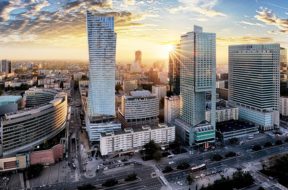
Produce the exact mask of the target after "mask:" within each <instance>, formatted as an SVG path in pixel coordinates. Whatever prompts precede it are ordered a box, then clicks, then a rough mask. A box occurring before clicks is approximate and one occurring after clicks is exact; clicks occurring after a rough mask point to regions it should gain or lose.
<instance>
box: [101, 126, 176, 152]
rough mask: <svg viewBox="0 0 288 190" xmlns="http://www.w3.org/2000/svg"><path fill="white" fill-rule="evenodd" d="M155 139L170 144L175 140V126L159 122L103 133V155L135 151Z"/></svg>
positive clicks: (157, 141) (159, 142)
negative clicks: (118, 131) (153, 125)
mask: <svg viewBox="0 0 288 190" xmlns="http://www.w3.org/2000/svg"><path fill="white" fill-rule="evenodd" d="M151 140H153V141H154V142H155V143H158V144H168V143H171V142H174V141H175V127H174V126H169V127H168V126H167V125H165V124H159V125H158V126H156V127H151V126H149V125H147V126H142V127H141V128H136V129H135V128H127V129H124V131H121V132H120V133H115V132H114V133H113V132H112V133H103V134H102V135H101V139H100V152H101V155H102V156H103V155H108V154H113V153H121V152H128V151H135V150H138V149H140V148H141V147H143V146H144V145H145V144H146V143H148V142H150V141H151Z"/></svg>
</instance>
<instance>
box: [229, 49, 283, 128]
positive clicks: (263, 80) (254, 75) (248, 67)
mask: <svg viewBox="0 0 288 190" xmlns="http://www.w3.org/2000/svg"><path fill="white" fill-rule="evenodd" d="M279 60H280V45H279V44H252V45H233V46H229V83H228V84H229V88H228V89H229V96H228V101H229V103H230V104H231V105H233V106H237V107H239V118H240V119H244V120H247V121H251V122H254V123H255V124H257V125H258V126H259V127H260V128H261V129H262V130H270V129H274V128H275V127H276V128H277V127H278V126H279V102H280V101H279V98H280V72H279V71H280V61H279Z"/></svg>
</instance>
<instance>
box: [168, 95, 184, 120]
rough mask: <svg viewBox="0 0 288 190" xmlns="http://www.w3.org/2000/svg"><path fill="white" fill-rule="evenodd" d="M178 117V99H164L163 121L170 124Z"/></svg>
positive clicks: (176, 97)
mask: <svg viewBox="0 0 288 190" xmlns="http://www.w3.org/2000/svg"><path fill="white" fill-rule="evenodd" d="M179 115H180V97H179V96H170V97H167V96H166V97H165V99H164V121H165V123H171V122H173V121H174V119H176V118H177V117H179Z"/></svg>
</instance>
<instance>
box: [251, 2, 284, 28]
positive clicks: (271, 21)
mask: <svg viewBox="0 0 288 190" xmlns="http://www.w3.org/2000/svg"><path fill="white" fill-rule="evenodd" d="M255 18H256V19H258V20H259V21H262V22H263V23H265V24H267V25H274V26H276V27H278V28H279V31H280V32H282V33H288V19H284V18H279V17H278V16H277V15H276V14H275V13H273V12H272V10H270V9H267V8H261V9H260V10H258V11H257V15H256V16H255Z"/></svg>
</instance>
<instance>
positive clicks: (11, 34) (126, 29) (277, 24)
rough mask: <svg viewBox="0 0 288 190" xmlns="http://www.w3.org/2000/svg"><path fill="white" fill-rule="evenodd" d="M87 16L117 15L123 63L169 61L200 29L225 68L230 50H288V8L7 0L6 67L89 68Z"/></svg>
mask: <svg viewBox="0 0 288 190" xmlns="http://www.w3.org/2000/svg"><path fill="white" fill-rule="evenodd" d="M86 10H93V11H95V12H98V13H99V14H103V15H105V14H109V15H114V17H115V31H116V33H117V62H118V63H129V62H132V61H133V59H134V52H135V51H136V50H141V51H142V56H143V57H142V59H143V61H144V63H151V62H154V61H157V60H167V59H168V52H169V51H170V50H171V48H172V45H174V44H176V43H177V42H178V41H179V39H180V36H181V35H182V34H184V33H186V32H190V31H192V30H193V25H199V26H202V27H203V29H204V31H205V32H212V33H216V35H217V64H218V66H219V65H225V64H227V59H228V52H227V51H228V45H231V44H248V43H280V44H281V46H283V47H286V48H288V38H287V37H288V36H287V35H288V0H0V59H4V58H5V59H12V60H24V59H29V60H31V59H42V60H43V59H53V60H56V59H59V60H61V59H71V60H72V59H73V60H87V61H88V48H87V34H86V23H85V12H86Z"/></svg>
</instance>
